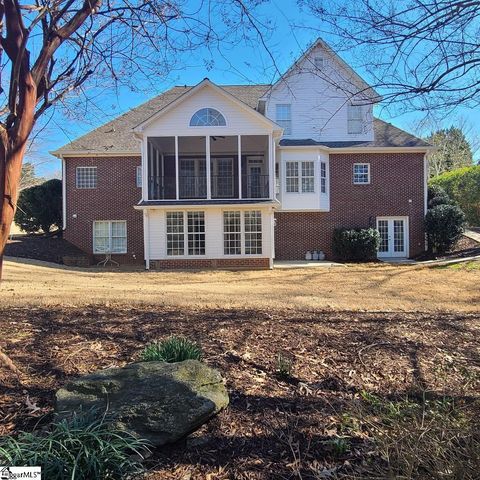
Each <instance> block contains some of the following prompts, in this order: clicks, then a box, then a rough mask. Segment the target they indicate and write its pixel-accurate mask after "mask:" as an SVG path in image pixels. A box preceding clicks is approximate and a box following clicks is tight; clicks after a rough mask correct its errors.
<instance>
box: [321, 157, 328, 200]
mask: <svg viewBox="0 0 480 480" xmlns="http://www.w3.org/2000/svg"><path fill="white" fill-rule="evenodd" d="M320 191H321V192H322V193H327V164H326V163H325V162H320Z"/></svg>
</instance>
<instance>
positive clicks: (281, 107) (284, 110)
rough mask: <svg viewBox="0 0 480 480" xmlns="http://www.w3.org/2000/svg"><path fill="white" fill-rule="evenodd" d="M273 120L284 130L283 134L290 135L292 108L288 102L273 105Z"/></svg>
mask: <svg viewBox="0 0 480 480" xmlns="http://www.w3.org/2000/svg"><path fill="white" fill-rule="evenodd" d="M275 108H276V110H275V114H276V115H275V121H276V122H277V124H278V125H280V126H281V127H282V128H283V129H284V130H283V134H284V135H290V134H291V133H292V108H291V105H290V104H288V103H284V104H277V105H276V106H275Z"/></svg>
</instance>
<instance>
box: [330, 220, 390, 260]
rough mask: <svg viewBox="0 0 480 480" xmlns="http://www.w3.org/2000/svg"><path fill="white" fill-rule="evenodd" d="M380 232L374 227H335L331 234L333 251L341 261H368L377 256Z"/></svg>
mask: <svg viewBox="0 0 480 480" xmlns="http://www.w3.org/2000/svg"><path fill="white" fill-rule="evenodd" d="M379 245H380V234H379V232H378V230H376V229H375V228H355V229H347V228H337V229H335V232H334V234H333V253H334V255H335V257H336V258H337V259H339V260H343V261H355V262H359V261H368V260H374V259H376V258H377V251H378V247H379Z"/></svg>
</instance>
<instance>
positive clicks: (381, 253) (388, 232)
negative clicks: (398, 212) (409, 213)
mask: <svg viewBox="0 0 480 480" xmlns="http://www.w3.org/2000/svg"><path fill="white" fill-rule="evenodd" d="M377 229H378V231H379V232H380V246H379V248H378V258H388V257H407V256H408V217H377Z"/></svg>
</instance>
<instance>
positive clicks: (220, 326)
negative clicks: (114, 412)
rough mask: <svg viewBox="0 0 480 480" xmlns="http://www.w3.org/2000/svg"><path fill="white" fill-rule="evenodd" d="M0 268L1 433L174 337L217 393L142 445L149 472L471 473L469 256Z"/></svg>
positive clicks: (478, 360) (476, 453)
mask: <svg viewBox="0 0 480 480" xmlns="http://www.w3.org/2000/svg"><path fill="white" fill-rule="evenodd" d="M5 278H6V281H5V282H4V284H3V286H2V289H1V292H0V302H1V303H0V338H1V342H0V346H1V348H2V349H4V351H5V352H6V353H8V354H9V355H10V356H11V358H12V359H13V360H14V362H15V364H16V365H17V366H18V367H19V368H20V369H21V370H22V371H23V375H22V379H21V382H19V381H18V380H16V379H15V377H13V376H12V374H11V373H10V372H9V371H8V370H6V369H1V368H0V380H1V383H0V419H2V421H1V422H0V433H2V434H6V433H10V432H15V431H18V430H19V429H25V430H31V429H32V428H33V427H34V426H35V425H37V424H38V423H39V424H40V425H42V424H43V423H45V422H47V421H48V420H49V419H50V418H51V416H50V414H51V411H52V407H53V401H54V393H55V391H56V389H58V388H59V387H60V386H61V385H63V384H64V383H65V382H66V381H67V380H68V379H69V378H72V377H75V376H78V375H81V374H83V373H87V372H92V371H94V370H96V369H99V368H106V367H111V366H121V365H124V364H125V363H127V362H131V361H135V360H137V359H138V357H139V354H140V352H141V351H142V349H143V348H144V346H145V345H146V344H147V343H149V342H150V341H152V340H154V339H158V338H165V337H168V336H169V335H171V334H182V335H185V336H188V337H189V338H192V339H194V340H196V341H198V342H199V343H200V344H201V345H202V347H203V350H204V358H205V362H206V363H207V364H209V365H210V366H213V367H215V368H218V369H219V370H220V371H221V372H222V374H223V376H224V378H225V379H226V383H227V387H228V390H229V394H230V406H229V407H228V408H227V409H226V410H225V411H223V412H222V413H221V414H220V415H219V416H218V417H217V418H215V419H214V420H213V421H211V422H209V423H208V424H206V425H205V426H203V427H202V428H201V429H200V430H199V431H197V432H196V433H195V434H193V436H191V437H190V438H189V439H187V440H186V441H184V442H180V443H179V444H176V445H173V446H170V447H168V448H165V449H161V450H158V451H155V452H154V454H153V455H152V457H150V458H149V460H148V462H147V467H148V468H149V472H148V473H147V475H146V476H145V478H146V479H148V480H161V479H162V480H163V479H167V480H169V479H191V480H196V479H199V480H200V479H209V480H216V479H218V480H224V479H225V480H226V479H242V480H243V479H245V480H247V479H249V480H251V479H255V480H269V479H290V478H292V479H313V480H319V479H323V478H332V479H333V478H344V479H347V478H351V479H353V478H356V479H359V478H365V479H366V478H379V479H380V478H382V479H384V478H402V479H403V478H405V479H414V478H422V479H436V478H445V479H472V480H473V479H475V478H478V471H479V468H480V425H479V421H478V419H479V418H480V416H479V413H480V412H479V408H478V407H479V400H480V398H479V397H480V395H479V392H480V352H479V342H478V339H479V336H480V322H479V318H480V316H479V307H478V305H479V301H480V292H479V287H478V285H479V280H480V270H478V269H477V268H471V267H470V266H468V265H466V266H465V267H463V268H444V269H439V268H428V269H427V268H418V267H413V266H385V265H381V264H379V265H377V264H372V265H363V266H349V267H348V268H335V269H330V270H323V269H310V270H307V269H300V270H276V271H273V272H272V271H264V272H196V273H173V272H168V273H160V272H156V273H155V272H140V271H122V272H105V271H96V270H95V271H92V270H72V269H62V268H51V267H48V266H41V265H33V266H32V265H28V264H26V263H17V262H10V261H9V262H6V266H5ZM93 304H96V305H93ZM279 355H281V357H282V358H283V359H286V361H288V362H289V363H290V364H291V366H292V375H291V376H290V377H288V378H284V377H280V376H279V375H278V374H277V369H278V356H279ZM386 459H388V461H387V460H386Z"/></svg>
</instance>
